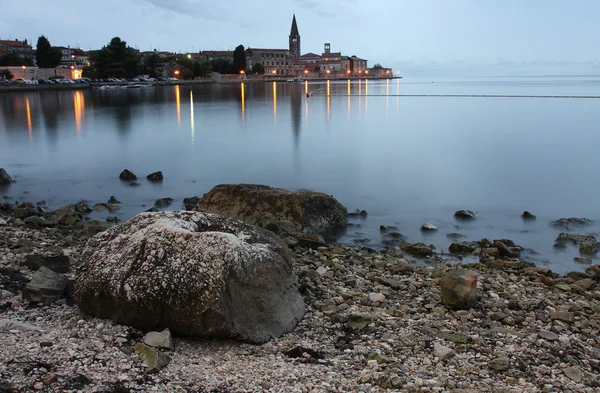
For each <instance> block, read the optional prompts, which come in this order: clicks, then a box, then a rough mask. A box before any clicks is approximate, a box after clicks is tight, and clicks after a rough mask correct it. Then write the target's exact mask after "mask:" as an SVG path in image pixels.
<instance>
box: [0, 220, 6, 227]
mask: <svg viewBox="0 0 600 393" xmlns="http://www.w3.org/2000/svg"><path fill="white" fill-rule="evenodd" d="M5 225H6V220H3V219H1V218H0V227H1V226H5Z"/></svg>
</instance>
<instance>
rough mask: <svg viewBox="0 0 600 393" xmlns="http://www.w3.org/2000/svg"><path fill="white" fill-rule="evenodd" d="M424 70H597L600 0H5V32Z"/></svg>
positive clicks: (77, 42)
mask: <svg viewBox="0 0 600 393" xmlns="http://www.w3.org/2000/svg"><path fill="white" fill-rule="evenodd" d="M294 12H295V13H296V18H297V21H298V28H299V30H300V35H301V40H302V52H303V53H306V52H315V53H320V52H321V51H322V48H323V43H324V42H330V43H331V47H332V50H333V51H341V52H343V53H344V54H347V55H354V54H355V55H357V56H359V57H363V58H366V59H368V60H369V64H370V65H372V64H374V63H375V62H380V63H382V64H383V65H384V66H391V67H393V68H394V69H400V70H402V72H403V73H404V74H411V73H415V74H419V73H421V74H422V73H425V74H426V73H427V72H432V73H438V74H439V73H442V74H443V73H444V71H447V72H448V73H450V74H451V73H452V72H459V73H460V70H462V72H464V73H470V72H472V73H475V74H477V73H482V72H483V73H484V74H486V73H487V74H498V73H500V74H502V73H506V72H509V71H507V70H513V71H514V73H516V74H518V73H521V72H522V73H526V74H531V73H532V72H533V73H535V72H541V73H561V72H566V73H595V74H600V61H599V60H600V25H599V22H598V20H599V18H600V0H568V1H567V0H327V1H323V0H321V1H318V0H254V1H248V0H243V1H242V0H226V1H225V0H94V1H89V0H78V1H73V0H52V1H50V0H27V1H26V2H19V1H14V0H0V38H2V39H8V38H9V37H10V38H12V39H14V38H18V39H24V38H27V39H29V40H32V41H34V43H35V41H36V40H37V38H38V36H40V35H42V34H44V35H46V36H47V37H48V39H49V40H50V42H51V43H52V45H61V46H67V45H70V46H79V47H82V48H85V49H87V48H99V47H101V46H102V45H104V44H106V43H107V42H108V41H109V40H110V39H111V38H112V37H114V36H119V37H121V38H122V39H123V40H125V41H127V42H128V44H130V45H131V46H134V47H137V48H139V49H140V50H151V49H155V48H156V49H160V50H168V51H178V52H179V51H180V52H190V51H199V50H206V49H230V50H232V49H233V48H235V46H237V45H239V44H242V45H244V46H245V47H248V46H250V47H262V48H287V46H288V35H289V33H290V24H291V20H292V14H293V13H294Z"/></svg>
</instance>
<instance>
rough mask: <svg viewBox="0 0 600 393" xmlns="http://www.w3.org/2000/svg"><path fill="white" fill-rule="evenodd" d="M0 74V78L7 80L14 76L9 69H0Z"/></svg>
mask: <svg viewBox="0 0 600 393" xmlns="http://www.w3.org/2000/svg"><path fill="white" fill-rule="evenodd" d="M0 76H1V77H2V79H8V80H11V79H12V78H14V77H15V76H14V75H13V73H12V72H10V70H0Z"/></svg>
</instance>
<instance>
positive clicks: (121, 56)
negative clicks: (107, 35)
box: [93, 37, 141, 78]
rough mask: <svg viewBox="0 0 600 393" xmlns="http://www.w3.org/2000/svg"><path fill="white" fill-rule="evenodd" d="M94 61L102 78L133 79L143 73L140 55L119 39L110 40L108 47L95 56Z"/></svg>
mask: <svg viewBox="0 0 600 393" xmlns="http://www.w3.org/2000/svg"><path fill="white" fill-rule="evenodd" d="M93 61H94V66H95V68H96V72H97V73H98V77H100V78H104V77H117V78H131V77H134V76H136V75H138V74H139V73H140V71H141V62H140V56H139V54H138V53H137V51H136V50H135V49H133V48H130V47H128V46H127V42H125V41H122V40H121V39H120V38H119V37H115V38H113V39H112V40H110V43H109V44H108V45H107V46H105V47H103V48H102V49H101V50H100V51H99V52H98V53H97V54H94V56H93Z"/></svg>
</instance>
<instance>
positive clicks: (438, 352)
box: [433, 343, 455, 361]
mask: <svg viewBox="0 0 600 393" xmlns="http://www.w3.org/2000/svg"><path fill="white" fill-rule="evenodd" d="M433 355H434V356H435V357H436V358H438V359H439V360H441V361H445V360H448V359H450V358H451V357H453V356H454V355H455V352H454V351H453V350H452V349H450V348H448V347H446V346H444V345H442V344H439V343H434V344H433Z"/></svg>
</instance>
